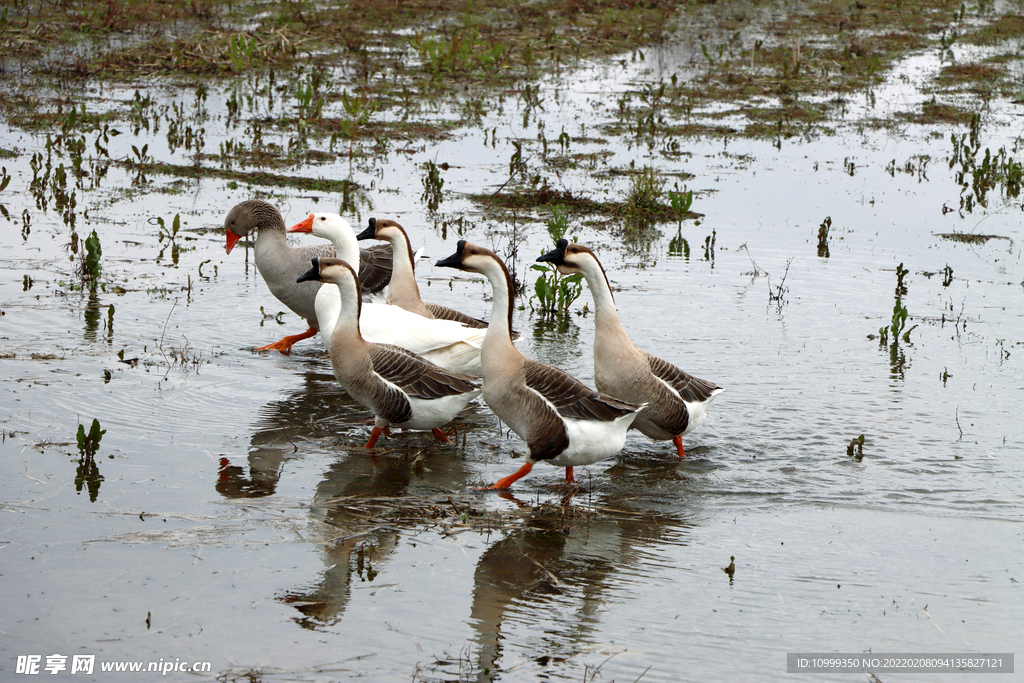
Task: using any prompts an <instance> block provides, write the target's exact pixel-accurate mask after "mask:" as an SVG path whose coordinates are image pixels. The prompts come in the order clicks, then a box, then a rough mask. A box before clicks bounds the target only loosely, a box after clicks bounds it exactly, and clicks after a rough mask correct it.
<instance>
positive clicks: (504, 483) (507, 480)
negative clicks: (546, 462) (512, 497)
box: [487, 460, 533, 489]
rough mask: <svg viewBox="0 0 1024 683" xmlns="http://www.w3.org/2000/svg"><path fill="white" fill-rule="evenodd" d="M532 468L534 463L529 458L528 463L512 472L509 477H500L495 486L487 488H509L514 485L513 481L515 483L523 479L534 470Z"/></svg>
mask: <svg viewBox="0 0 1024 683" xmlns="http://www.w3.org/2000/svg"><path fill="white" fill-rule="evenodd" d="M532 469H533V463H532V462H530V461H529V460H527V461H526V464H525V465H523V466H522V467H520V468H519V470H518V471H517V472H516V473H515V474H510V475H508V476H507V477H504V478H503V479H499V480H498V481H497V482H496V483H495V484H494V486H488V487H487V488H488V489H507V488H509V487H510V486H512V484H513V483H515V482H516V481H518V480H519V479H522V478H523V477H525V476H526V475H527V474H529V473H530V470H532Z"/></svg>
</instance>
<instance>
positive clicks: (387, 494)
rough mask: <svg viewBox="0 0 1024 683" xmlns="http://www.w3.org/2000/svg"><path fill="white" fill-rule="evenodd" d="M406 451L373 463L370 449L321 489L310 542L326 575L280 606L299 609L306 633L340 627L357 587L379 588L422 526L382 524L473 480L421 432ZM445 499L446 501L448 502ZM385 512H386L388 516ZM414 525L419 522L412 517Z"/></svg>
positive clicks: (327, 477)
mask: <svg viewBox="0 0 1024 683" xmlns="http://www.w3.org/2000/svg"><path fill="white" fill-rule="evenodd" d="M405 441H406V442H407V443H406V445H400V446H398V447H396V448H394V449H393V450H392V451H391V452H390V453H387V454H385V455H384V456H382V457H379V458H376V459H374V460H371V458H368V457H366V455H365V451H364V449H361V448H357V449H353V451H352V452H351V453H349V454H348V455H347V457H343V458H340V459H338V460H336V461H334V462H332V463H331V465H330V468H329V469H328V470H327V472H325V473H324V475H323V480H322V481H321V482H320V484H318V485H317V490H316V494H315V495H314V499H313V503H312V506H311V510H310V525H309V527H307V529H306V534H307V538H308V540H310V541H311V542H312V543H315V544H317V545H319V546H321V547H322V549H323V561H324V565H325V566H326V569H325V570H324V571H323V573H322V574H321V575H320V576H319V577H318V579H317V580H316V582H315V583H314V584H312V585H310V586H307V587H303V588H296V589H292V590H288V591H286V592H284V593H283V594H281V595H279V596H278V598H277V600H278V601H279V602H281V603H284V604H289V605H292V606H294V607H295V609H297V610H298V611H299V612H300V613H301V614H302V616H300V617H295V618H294V619H295V621H296V623H298V624H299V625H301V626H302V627H303V628H309V629H319V628H323V627H326V626H330V625H332V624H335V623H337V622H338V621H339V620H340V619H341V618H342V616H343V613H344V611H345V608H346V606H347V605H348V602H349V599H350V596H351V590H352V587H353V585H355V584H358V583H363V582H365V583H372V582H373V581H374V579H375V578H376V576H377V573H378V572H379V571H380V570H381V568H382V567H384V565H385V564H386V563H387V562H388V560H389V559H390V558H391V554H392V552H393V551H394V549H395V547H396V546H397V544H398V541H399V539H400V537H401V534H402V533H403V532H402V530H399V528H398V527H402V526H408V527H409V528H410V530H412V529H413V528H415V527H417V526H418V525H419V524H420V522H419V521H417V520H416V519H414V520H413V521H403V520H402V519H390V518H389V519H388V521H387V522H386V526H385V524H384V523H377V522H375V521H370V520H369V518H371V517H374V518H379V517H383V516H384V515H382V514H380V513H382V512H386V509H387V508H388V507H389V506H391V505H392V504H398V505H402V504H403V503H398V502H397V501H407V502H405V503H404V504H405V505H408V506H409V508H410V509H412V505H411V504H410V503H411V502H412V501H414V500H415V499H416V490H417V489H421V490H422V491H424V492H425V495H427V496H429V497H431V498H436V497H437V496H438V494H437V493H436V492H437V491H438V490H443V489H445V488H448V487H449V486H450V485H451V482H453V481H460V480H465V478H467V477H468V476H469V475H468V473H467V472H465V471H464V465H465V459H464V458H460V457H455V448H454V447H452V446H442V445H438V444H434V443H430V442H428V441H423V440H421V439H418V438H417V437H416V435H415V434H414V433H410V438H409V439H406V440H405ZM442 499H443V498H442ZM382 508H384V509H383V510H382ZM412 516H413V517H414V518H415V517H416V515H412Z"/></svg>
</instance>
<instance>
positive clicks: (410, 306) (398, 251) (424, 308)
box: [356, 218, 487, 329]
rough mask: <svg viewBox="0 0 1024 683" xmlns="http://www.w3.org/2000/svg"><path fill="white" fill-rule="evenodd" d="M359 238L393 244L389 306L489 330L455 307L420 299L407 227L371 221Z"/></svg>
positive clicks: (383, 220)
mask: <svg viewBox="0 0 1024 683" xmlns="http://www.w3.org/2000/svg"><path fill="white" fill-rule="evenodd" d="M356 239H357V240H369V239H375V240H384V241H385V242H388V243H389V244H390V245H391V252H392V253H393V254H394V255H395V256H394V271H393V274H392V277H391V286H390V287H389V288H388V299H387V302H388V303H389V304H394V305H395V306H400V307H401V308H404V309H405V310H407V311H412V312H413V313H418V314H419V315H422V316H423V317H424V318H433V319H441V320H455V321H457V322H460V323H462V324H463V325H465V326H467V327H475V328H478V329H483V328H485V327H487V323H486V322H484V321H483V320H479V319H478V318H474V317H472V316H468V315H466V314H465V313H461V312H459V311H456V310H455V309H453V308H448V307H447V306H442V305H440V304H428V303H424V301H423V299H421V298H420V288H419V287H418V286H417V284H416V273H415V271H414V263H415V259H414V258H413V253H412V245H411V244H410V243H409V235H408V233H406V232H405V228H403V227H402V226H401V225H399V224H398V223H396V222H395V221H393V220H389V219H387V218H382V219H380V220H378V219H376V218H370V221H369V225H368V226H367V228H366V229H365V230H363V231H362V232H361V233H359V234H358V235H356Z"/></svg>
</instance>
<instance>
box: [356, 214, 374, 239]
mask: <svg viewBox="0 0 1024 683" xmlns="http://www.w3.org/2000/svg"><path fill="white" fill-rule="evenodd" d="M376 236H377V219H376V218H371V219H370V225H369V226H367V228H366V230H363V231H362V232H361V233H359V234H358V235H356V239H357V240H372V239H373V238H374V237H376Z"/></svg>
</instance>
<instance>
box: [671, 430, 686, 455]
mask: <svg viewBox="0 0 1024 683" xmlns="http://www.w3.org/2000/svg"><path fill="white" fill-rule="evenodd" d="M672 443H674V444H675V445H676V452H677V453H679V459H680V460H686V453H685V452H683V435H682V434H676V436H675V438H674V439H672Z"/></svg>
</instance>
